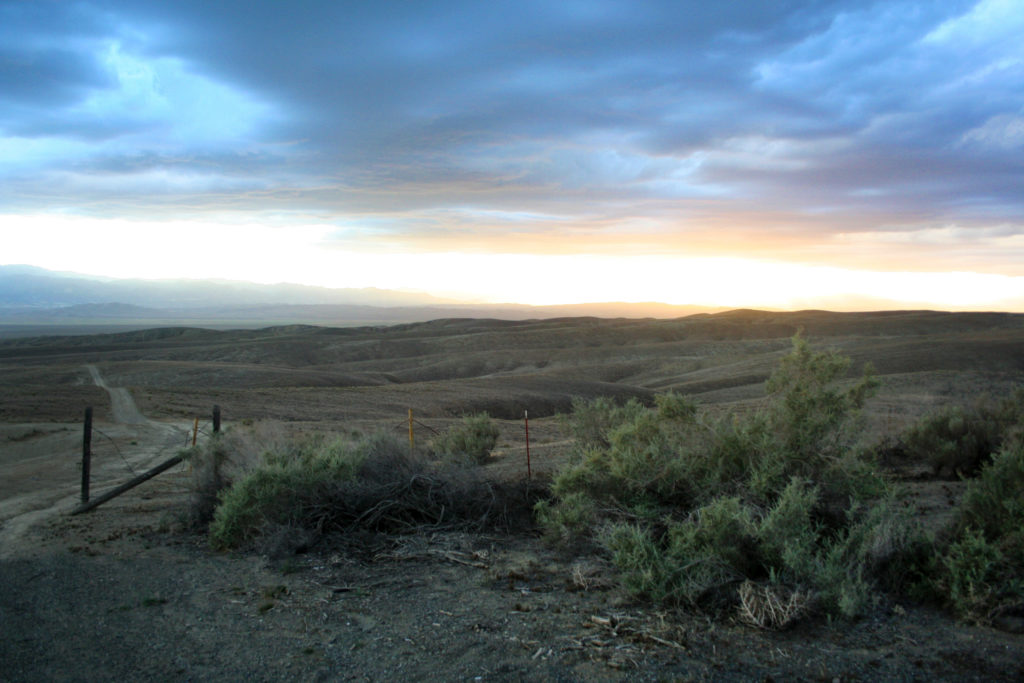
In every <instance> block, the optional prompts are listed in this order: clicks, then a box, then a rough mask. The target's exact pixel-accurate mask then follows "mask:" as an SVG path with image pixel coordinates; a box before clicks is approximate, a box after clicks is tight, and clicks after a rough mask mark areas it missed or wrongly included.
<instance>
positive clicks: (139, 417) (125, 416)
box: [85, 365, 150, 424]
mask: <svg viewBox="0 0 1024 683" xmlns="http://www.w3.org/2000/svg"><path fill="white" fill-rule="evenodd" d="M85 368H86V369H87V370H88V371H89V375H90V376H91V377H92V381H93V382H95V383H96V386H98V387H99V388H101V389H104V390H106V392H107V393H108V394H110V407H111V410H112V411H113V413H114V421H115V422H120V423H122V424H150V421H149V420H147V419H146V417H145V416H144V415H143V414H142V413H140V412H139V409H138V407H137V406H136V405H135V401H134V400H133V399H132V395H131V393H129V392H128V390H127V389H125V388H124V387H111V386H109V385H108V384H107V382H106V380H104V379H103V375H101V374H100V370H99V368H97V367H96V366H95V365H86V366H85Z"/></svg>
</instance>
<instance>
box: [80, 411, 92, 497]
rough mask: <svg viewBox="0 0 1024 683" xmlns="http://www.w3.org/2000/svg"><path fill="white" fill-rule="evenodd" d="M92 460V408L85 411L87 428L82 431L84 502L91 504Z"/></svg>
mask: <svg viewBox="0 0 1024 683" xmlns="http://www.w3.org/2000/svg"><path fill="white" fill-rule="evenodd" d="M91 460H92V406H89V407H88V408H86V409H85V428H84V429H83V430H82V502H83V503H88V502H89V466H90V464H91V463H90V461H91Z"/></svg>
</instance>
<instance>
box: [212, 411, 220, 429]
mask: <svg viewBox="0 0 1024 683" xmlns="http://www.w3.org/2000/svg"><path fill="white" fill-rule="evenodd" d="M219 431H220V406H218V405H214V406H213V433H214V434H216V433H218V432H219Z"/></svg>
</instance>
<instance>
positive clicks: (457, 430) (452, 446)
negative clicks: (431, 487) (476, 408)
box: [433, 413, 499, 465]
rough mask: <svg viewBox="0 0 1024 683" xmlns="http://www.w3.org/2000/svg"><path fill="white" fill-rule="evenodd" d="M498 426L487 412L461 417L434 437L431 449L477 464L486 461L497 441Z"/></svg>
mask: <svg viewBox="0 0 1024 683" xmlns="http://www.w3.org/2000/svg"><path fill="white" fill-rule="evenodd" d="M498 436H499V432H498V427H497V425H495V424H494V422H493V421H492V420H491V418H490V416H489V415H487V413H480V414H479V415H470V416H468V417H464V418H462V421H461V422H459V423H458V424H456V425H454V426H452V427H450V428H449V429H448V430H446V431H445V432H444V433H442V434H441V435H439V436H438V437H437V438H435V439H434V443H433V449H434V452H435V453H437V454H439V455H444V456H449V457H454V458H456V459H469V460H470V461H471V462H474V463H476V464H478V465H482V464H484V463H486V462H487V459H488V458H489V457H490V455H491V451H492V450H494V446H495V444H497V443H498Z"/></svg>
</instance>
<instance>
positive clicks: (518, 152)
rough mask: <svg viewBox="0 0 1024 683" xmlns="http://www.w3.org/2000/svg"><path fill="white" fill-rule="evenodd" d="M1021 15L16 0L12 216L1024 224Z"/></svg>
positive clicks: (3, 56) (0, 89) (1, 60)
mask: <svg viewBox="0 0 1024 683" xmlns="http://www.w3.org/2000/svg"><path fill="white" fill-rule="evenodd" d="M1022 13H1024V6H1022V5H1021V4H1020V3H1018V2H1015V1H1013V2H989V3H983V4H980V5H979V4H977V3H974V2H946V3H932V2H879V3H874V4H872V3H863V2H852V1H850V2H757V3H720V4H713V3H697V2H593V1H592V2H582V1H580V2H515V3H504V2H487V3H481V2H431V3H409V2H374V3H356V2H299V3H278V2H251V1H250V2H235V3H233V2H220V3H209V2H205V1H204V2H198V1H195V2H193V1H188V0H185V1H179V2H173V3H167V2H143V1H136V2H102V1H100V0H95V1H93V2H81V3H64V2H25V3H6V4H4V5H2V6H0V26H2V28H0V36H2V37H3V48H2V50H0V137H2V138H5V139H6V140H5V141H0V144H3V145H4V149H6V150H7V153H6V154H4V157H3V159H2V160H0V180H3V187H4V189H0V206H4V207H6V208H7V209H8V210H41V209H45V208H47V207H48V206H56V205H58V204H59V208H63V209H71V210H74V209H75V208H76V207H85V206H89V207H95V206H97V205H100V206H105V205H107V204H106V203H107V202H115V203H116V205H117V206H118V207H120V210H122V211H126V212H129V213H130V212H132V211H136V212H138V213H141V214H145V212H146V211H148V210H149V209H150V208H152V207H154V206H161V207H169V206H172V205H174V204H175V203H179V204H180V206H181V207H185V208H188V210H193V211H203V210H209V209H217V210H220V209H230V210H235V209H238V208H239V207H240V206H241V205H244V206H245V207H247V208H248V209H250V210H255V211H259V210H279V209H297V210H308V211H312V212H319V215H324V216H332V215H333V216H337V217H339V219H341V218H344V217H345V216H347V215H350V214H353V213H354V214H375V215H385V214H388V213H393V214H394V216H395V223H393V225H394V226H395V228H394V230H396V231H401V230H402V229H403V228H402V227H401V226H403V225H404V226H407V227H406V228H405V229H407V230H408V231H409V232H416V231H426V232H427V233H430V232H444V231H445V230H446V229H448V227H451V228H452V229H453V230H455V229H456V223H447V222H445V220H439V219H437V217H436V214H432V215H431V216H430V217H429V218H428V219H422V220H421V218H422V217H419V218H418V217H417V216H415V215H413V213H414V212H417V211H426V210H440V211H442V215H446V214H443V212H444V211H447V210H457V211H463V210H464V209H467V208H471V209H476V210H477V211H479V212H480V216H484V217H485V213H486V212H487V211H505V212H520V213H521V214H522V215H530V214H531V212H535V213H543V214H550V215H559V216H562V217H563V218H570V217H579V216H581V215H585V216H587V218H586V219H585V220H591V221H594V222H595V223H594V224H595V225H599V226H600V229H601V230H610V231H614V230H615V227H614V225H613V220H612V219H616V218H618V217H622V216H623V215H628V214H630V210H628V209H624V208H623V207H624V206H625V205H632V207H633V208H634V209H636V208H637V207H640V206H643V207H645V210H648V211H650V213H649V214H648V216H647V217H648V218H650V219H651V220H653V221H662V222H666V221H667V222H673V221H674V222H675V223H676V224H678V225H680V226H681V227H680V228H679V229H680V230H683V231H685V230H686V229H688V228H687V227H686V217H687V216H688V215H691V213H692V211H691V209H692V207H691V205H690V204H688V202H692V201H706V200H709V199H714V201H715V206H716V207H718V208H719V209H720V210H721V211H723V212H728V211H735V212H736V214H737V215H741V216H744V217H745V218H744V220H751V219H750V216H752V215H754V214H753V213H752V211H753V210H754V209H756V208H757V207H763V208H764V209H765V210H766V211H771V212H772V213H773V215H782V216H784V215H790V216H792V217H793V219H794V220H793V224H794V226H800V228H799V229H801V230H803V231H805V232H807V233H809V234H810V233H815V232H827V231H829V230H839V229H843V230H846V229H850V227H851V226H858V225H859V226H860V228H861V229H864V230H870V229H888V228H890V227H892V226H893V225H905V226H919V225H922V224H925V223H927V222H928V221H940V222H941V221H946V222H961V223H962V224H964V225H967V226H971V225H989V226H991V225H992V224H995V223H998V224H1001V225H1007V224H1008V225H1013V226H1020V225H1022V223H1024V195H1022V194H1021V192H1020V190H1019V188H1020V186H1021V178H1022V170H1024V169H1022V166H1021V162H1020V161H1019V160H1020V159H1021V158H1022V155H1021V151H1022V150H1024V53H1022V49H1021V47H1020V45H1019V43H1020V41H1019V29H1020V28H1021V27H1022V26H1024V23H1022V22H1021V21H1019V18H1018V19H1014V17H1019V15H1021V14H1022ZM1008 18H1009V20H1008ZM1014 21H1016V23H1014ZM581 203H586V207H585V210H583V209H581V208H580V206H581ZM92 210H96V209H92ZM840 214H841V216H840ZM460 215H461V214H460ZM632 215H634V216H635V213H634V214H632ZM809 215H812V216H820V217H822V218H821V219H820V220H818V221H816V222H806V221H804V220H802V218H803V217H806V216H809ZM881 217H884V220H883V218H881ZM517 223H518V222H517ZM542 224H543V225H544V227H545V229H550V230H557V229H559V228H558V227H557V221H556V222H555V223H548V222H542ZM488 225H489V226H490V227H489V228H488V229H491V230H494V231H496V232H500V231H501V230H502V229H503V228H502V227H501V226H500V225H497V224H495V223H493V222H492V223H489V224H488ZM458 226H459V227H458V229H459V230H461V229H462V223H461V222H459V223H458ZM750 227H752V228H756V225H753V226H750ZM1011 230H1012V228H1011Z"/></svg>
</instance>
